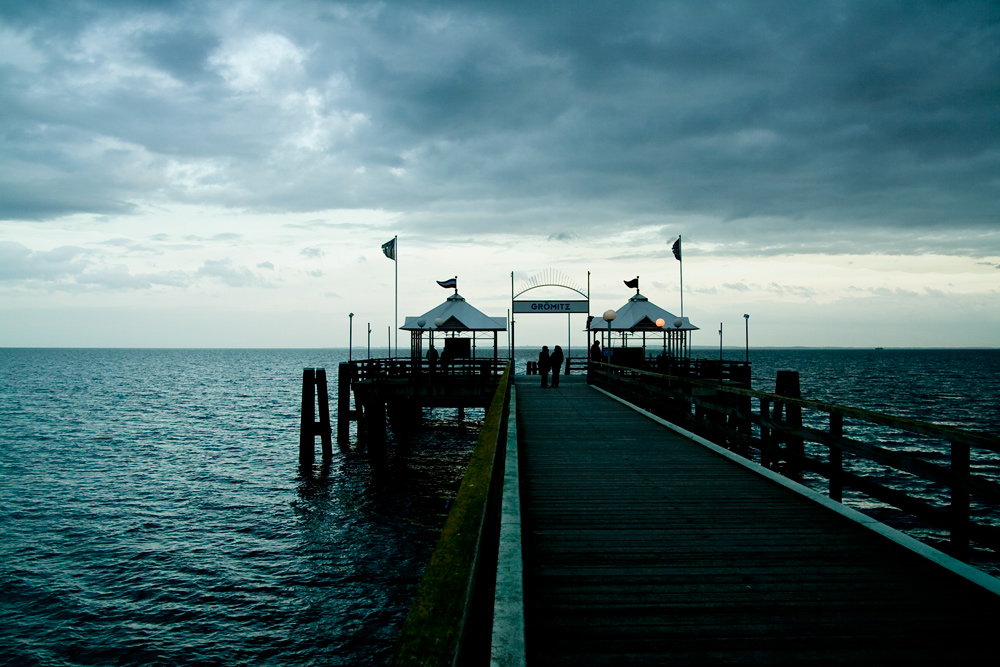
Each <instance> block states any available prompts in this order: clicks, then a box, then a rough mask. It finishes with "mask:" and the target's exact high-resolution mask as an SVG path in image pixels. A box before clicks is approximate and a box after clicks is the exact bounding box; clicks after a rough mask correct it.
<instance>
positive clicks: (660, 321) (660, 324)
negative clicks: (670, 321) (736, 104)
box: [656, 317, 667, 358]
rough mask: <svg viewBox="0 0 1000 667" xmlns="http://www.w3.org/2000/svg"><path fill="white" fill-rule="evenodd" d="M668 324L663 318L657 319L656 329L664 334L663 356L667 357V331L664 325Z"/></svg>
mask: <svg viewBox="0 0 1000 667" xmlns="http://www.w3.org/2000/svg"><path fill="white" fill-rule="evenodd" d="M666 323H667V321H666V320H664V319H663V318H662V317H658V318H656V328H657V329H659V330H660V331H661V332H662V333H663V356H664V358H665V357H666V356H667V331H666V329H664V328H663V327H664V325H665V324H666Z"/></svg>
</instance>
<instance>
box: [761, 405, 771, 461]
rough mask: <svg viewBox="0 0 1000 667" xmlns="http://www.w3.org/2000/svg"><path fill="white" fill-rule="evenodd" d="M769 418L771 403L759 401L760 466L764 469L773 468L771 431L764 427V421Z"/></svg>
mask: <svg viewBox="0 0 1000 667" xmlns="http://www.w3.org/2000/svg"><path fill="white" fill-rule="evenodd" d="M770 417H771V401H769V400H767V399H766V398H761V399H760V419H761V422H760V445H761V446H760V464H761V465H762V466H764V467H765V468H768V469H772V468H773V467H774V453H773V452H772V451H771V446H772V445H773V444H774V439H773V438H772V437H771V429H769V428H768V427H767V426H764V420H765V419H769V418H770Z"/></svg>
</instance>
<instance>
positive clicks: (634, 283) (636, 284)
mask: <svg viewBox="0 0 1000 667" xmlns="http://www.w3.org/2000/svg"><path fill="white" fill-rule="evenodd" d="M625 287H632V288H635V289H639V276H636V277H635V278H633V279H632V280H626V281H625Z"/></svg>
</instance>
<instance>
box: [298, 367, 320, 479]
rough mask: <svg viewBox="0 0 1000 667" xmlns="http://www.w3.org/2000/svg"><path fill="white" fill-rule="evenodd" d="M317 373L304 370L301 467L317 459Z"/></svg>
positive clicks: (300, 441) (300, 438) (311, 370)
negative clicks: (315, 422) (315, 423)
mask: <svg viewBox="0 0 1000 667" xmlns="http://www.w3.org/2000/svg"><path fill="white" fill-rule="evenodd" d="M315 392H316V371H315V370H314V369H312V368H303V369H302V421H301V422H300V424H299V465H303V466H311V465H312V464H313V461H315V459H316V453H315V452H314V451H313V443H314V441H315V437H314V435H313V423H314V421H315V411H314V410H315V405H316V393H315Z"/></svg>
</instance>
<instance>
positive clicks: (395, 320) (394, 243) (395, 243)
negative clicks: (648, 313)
mask: <svg viewBox="0 0 1000 667" xmlns="http://www.w3.org/2000/svg"><path fill="white" fill-rule="evenodd" d="M392 247H393V250H394V251H395V252H394V253H393V254H394V255H395V257H394V259H395V261H394V262H393V264H395V265H396V266H395V269H396V310H395V311H394V312H393V314H392V326H394V327H395V328H396V352H395V354H393V355H392V356H394V357H398V356H399V235H398V234H397V235H396V236H393V237H392ZM683 310H684V307H683V306H681V312H683Z"/></svg>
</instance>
